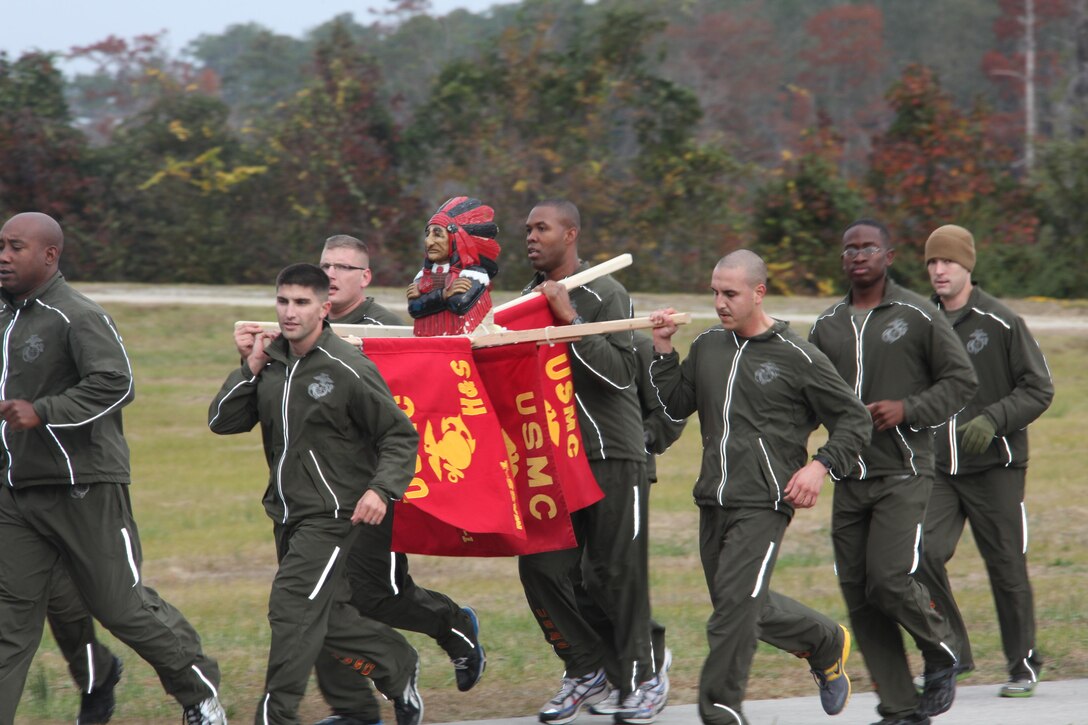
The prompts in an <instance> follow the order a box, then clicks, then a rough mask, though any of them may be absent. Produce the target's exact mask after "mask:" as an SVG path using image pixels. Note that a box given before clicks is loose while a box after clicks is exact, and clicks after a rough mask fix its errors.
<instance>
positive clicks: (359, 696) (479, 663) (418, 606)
mask: <svg viewBox="0 0 1088 725" xmlns="http://www.w3.org/2000/svg"><path fill="white" fill-rule="evenodd" d="M319 266H320V267H321V269H322V270H324V272H325V274H327V275H328V276H329V302H330V303H331V306H330V310H329V322H331V323H333V324H336V323H340V324H349V325H403V324H404V321H403V320H401V319H400V318H399V317H397V316H396V315H395V314H393V313H392V312H390V311H389V310H387V309H386V308H384V307H382V306H381V305H379V304H378V303H377V302H375V301H374V298H373V297H368V296H367V294H366V288H367V286H368V285H369V284H370V280H371V278H372V277H371V271H370V250H369V249H368V247H367V245H366V243H365V242H363V241H362V240H360V239H356V238H355V237H350V236H348V235H346V234H337V235H336V236H332V237H329V238H328V239H327V240H326V241H325V248H324V249H323V250H322V252H321V263H320V265H319ZM395 511H396V504H395V503H394V504H392V505H390V506H389V509H388V513H387V514H386V516H385V518H384V519H382V521H381V523H380V524H378V525H376V526H366V527H362V528H361V530H360V532H359V535H358V536H357V537H356V539H355V543H354V544H353V545H352V547H351V551H350V552H349V554H348V560H347V574H348V580H349V581H350V582H351V603H352V604H353V605H354V606H355V608H356V609H358V610H359V612H360V613H362V614H363V616H366V617H370V618H371V619H376V620H377V621H379V622H382V623H384V624H388V625H389V626H391V627H394V628H396V629H404V630H409V631H412V632H421V633H423V634H426V635H427V636H429V637H431V638H432V639H434V640H435V641H436V642H437V643H438V645H439V646H440V647H441V648H442V649H443V650H445V652H446V654H447V655H448V656H449V658H450V661H451V662H452V663H453V667H454V676H455V680H456V683H457V689H458V690H460V691H462V692H466V691H468V690H471V689H472V688H473V687H474V686H475V685H476V683H477V682H479V680H480V677H482V676H483V673H484V668H485V666H486V664H487V659H486V657H485V654H484V648H483V646H482V645H481V644H480V642H479V622H478V621H477V619H476V612H475V611H474V610H473V609H472V608H470V607H462V606H461V605H459V604H458V603H457V602H455V601H453V600H452V599H451V598H450V597H448V596H446V595H445V594H443V593H442V592H437V591H432V590H429V589H424V588H423V587H420V586H417V585H416V583H415V582H414V581H413V580H412V577H411V575H410V574H409V573H408V557H407V556H405V555H404V554H401V553H397V552H394V551H392V546H393V515H394V512H395ZM316 670H317V681H318V686H319V687H320V689H321V692H322V694H323V695H324V696H325V701H326V702H327V703H328V704H329V706H330V707H331V708H332V711H333V714H332V715H331V716H330V717H328V718H326V719H324V720H322V721H321V722H320V723H319V724H318V725H371V724H372V723H379V722H381V719H382V718H381V711H380V709H379V706H378V703H377V701H376V700H375V699H374V695H373V693H372V692H371V691H370V688H369V687H367V688H363V687H360V682H359V677H358V676H356V675H354V674H353V673H352V672H350V671H347V670H346V669H345V668H344V667H341V666H340V665H339V664H338V663H337V662H336V661H335V660H333V659H331V658H326V659H319V660H318V661H317V666H316Z"/></svg>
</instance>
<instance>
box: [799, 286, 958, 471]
mask: <svg viewBox="0 0 1088 725" xmlns="http://www.w3.org/2000/svg"><path fill="white" fill-rule="evenodd" d="M850 303H851V296H850V294H849V293H848V294H847V295H846V297H845V298H844V299H843V300H842V301H841V302H839V303H838V304H836V305H834V306H833V307H831V308H829V309H828V310H827V311H826V312H824V313H823V314H822V315H820V316H819V317H818V318H817V319H816V322H815V323H814V324H813V326H812V330H811V331H810V332H809V341H810V342H812V343H813V344H814V345H816V347H818V348H820V350H822V351H823V352H824V354H825V355H827V357H828V358H829V359H830V360H831V363H832V364H833V365H834V366H835V368H836V369H837V370H838V371H839V375H841V376H842V378H843V380H845V381H846V382H847V384H849V385H851V386H852V387H853V388H854V393H855V394H856V395H857V396H858V397H860V398H861V400H862V402H864V403H866V404H868V403H873V402H877V401H880V400H901V401H903V406H904V415H905V420H904V421H903V423H901V424H900V425H898V426H896V427H895V428H891V429H889V430H885V431H874V432H873V438H872V442H871V443H870V444H869V445H868V446H867V447H866V448H865V450H863V451H862V452H861V455H860V456H859V457H858V459H857V461H856V462H855V465H854V466H853V467H852V469H851V470H850V471H849V473H848V474H847V475H848V476H849V477H850V478H870V477H877V476H894V475H900V476H902V475H913V476H917V475H933V465H934V463H933V461H934V459H933V431H932V429H933V428H935V427H937V426H940V425H942V424H943V423H944V422H945V421H947V420H948V419H949V418H950V417H951V416H953V415H954V414H956V413H958V412H959V411H960V410H962V409H963V407H964V406H965V405H966V404H967V402H968V401H969V400H970V399H971V396H972V395H974V393H975V389H976V388H977V387H978V378H977V377H976V375H975V370H974V368H973V367H972V366H971V361H970V360H968V359H967V352H966V351H965V350H964V349H963V344H962V343H960V341H959V338H957V337H956V335H955V333H954V332H952V327H951V326H950V325H949V324H948V321H947V320H945V319H944V313H943V312H940V311H938V310H937V309H936V308H935V307H934V306H933V305H932V304H931V303H930V302H929V301H928V300H926V299H924V298H922V297H920V296H919V295H917V294H915V293H913V292H911V291H909V290H906V289H904V288H902V287H900V286H899V285H898V284H896V283H895V282H894V281H892V280H891V279H888V280H887V283H886V286H885V289H884V298H883V299H882V300H881V301H880V304H878V305H877V306H876V307H874V308H873V309H871V310H864V311H862V315H861V321H860V323H859V322H858V321H857V320H855V319H854V316H853V315H852V314H851V309H850Z"/></svg>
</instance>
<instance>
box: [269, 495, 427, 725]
mask: <svg viewBox="0 0 1088 725" xmlns="http://www.w3.org/2000/svg"><path fill="white" fill-rule="evenodd" d="M357 534H358V530H357V527H354V526H352V524H351V521H350V520H347V519H333V518H326V517H316V516H315V517H311V518H307V519H303V520H302V521H300V522H298V523H295V524H290V525H286V526H285V525H282V524H276V525H275V527H274V535H275V540H276V554H277V557H278V559H279V568H278V569H277V571H276V576H275V578H274V579H273V581H272V592H271V594H270V595H269V599H268V622H269V624H270V625H271V627H272V643H271V646H270V648H269V652H268V670H267V673H266V675H265V694H264V696H263V697H262V698H261V700H260V702H259V703H258V705H257V712H256V717H255V722H256V723H258V725H294V724H295V723H297V722H298V706H299V702H300V701H301V699H302V697H303V695H304V694H305V692H306V685H307V682H308V680H309V677H310V671H311V670H312V669H313V668H314V665H315V664H316V663H317V661H318V659H319V658H334V659H335V661H336V663H337V664H338V665H339V666H340V667H341V669H342V670H345V671H347V672H350V673H351V674H352V675H355V676H357V677H358V678H359V680H358V686H359V687H360V688H368V687H369V685H368V683H366V682H364V681H363V680H362V678H363V677H368V678H370V679H371V680H372V681H373V682H374V685H375V686H376V687H377V688H378V690H379V691H381V692H382V693H383V694H385V695H386V696H387V697H389V698H390V699H392V698H395V697H398V696H400V695H401V694H402V693H403V692H404V688H405V686H406V685H407V684H408V681H409V679H410V678H411V676H412V673H413V671H414V670H415V668H416V666H417V665H418V662H419V659H418V656H417V654H416V651H415V650H414V649H413V648H412V646H411V645H410V644H408V641H407V640H406V639H404V637H403V635H401V634H400V633H399V632H397V631H395V630H393V629H392V628H390V627H388V626H387V625H384V624H381V623H380V622H376V621H374V620H373V619H369V618H367V617H364V616H362V615H361V614H359V612H358V610H357V609H355V607H353V606H352V605H351V603H350V601H349V598H350V592H349V590H348V582H347V577H346V576H345V561H346V559H347V552H348V551H349V550H350V547H351V545H352V543H353V542H354V537H355V536H356V535H357Z"/></svg>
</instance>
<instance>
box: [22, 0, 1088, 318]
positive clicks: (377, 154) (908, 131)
mask: <svg viewBox="0 0 1088 725" xmlns="http://www.w3.org/2000/svg"><path fill="white" fill-rule="evenodd" d="M428 8H429V5H428V3H427V2H425V1H422V0H397V1H396V2H393V3H391V4H390V9H389V12H388V13H387V14H386V15H385V16H382V17H380V18H378V19H377V20H374V21H373V22H371V23H369V24H366V25H364V24H360V23H358V22H356V21H355V19H354V18H353V17H352V16H350V15H348V16H340V17H337V18H333V19H332V20H330V21H329V22H328V23H325V24H323V25H321V26H319V27H318V28H315V29H314V30H312V31H311V32H310V33H308V35H307V36H306V37H305V38H302V39H296V38H291V37H288V36H282V35H277V34H275V33H272V32H271V31H269V30H267V29H265V28H263V27H261V26H260V25H259V24H249V25H239V26H232V27H230V28H228V29H227V30H226V31H225V32H224V33H223V34H221V35H214V36H212V35H205V36H201V37H200V38H198V39H197V40H196V41H194V42H193V43H192V44H190V46H189V47H187V48H186V49H185V51H183V52H182V53H181V54H180V55H176V56H175V55H171V54H170V53H168V52H166V51H165V50H164V44H163V38H162V36H161V35H149V36H142V37H139V38H136V39H133V40H122V39H118V38H108V39H106V40H104V41H102V42H101V43H97V44H94V45H92V46H88V47H85V48H76V49H72V50H71V51H69V52H68V53H67V54H66V55H65V56H64V57H65V58H76V59H80V60H81V61H82V62H83V64H84V65H87V64H90V66H91V67H92V68H94V70H92V71H90V72H87V71H84V72H81V73H80V74H77V75H75V76H74V77H71V78H66V77H65V76H64V75H63V74H62V73H61V72H60V70H59V67H58V62H59V60H61V56H60V54H58V53H38V52H35V53H28V54H24V55H22V56H21V57H19V58H18V59H10V58H8V57H7V55H6V54H3V53H2V52H0V213H2V214H3V215H4V216H5V217H6V216H8V215H10V214H12V213H15V212H18V211H24V210H29V209H37V210H41V211H45V212H47V213H50V214H53V215H54V216H56V217H57V218H58V219H59V220H60V221H61V223H62V224H63V225H64V227H65V229H66V233H67V235H68V247H67V250H66V253H65V258H64V271H65V273H66V274H67V275H68V276H69V277H70V278H72V279H87V280H128V281H141V282H203V283H258V284H264V283H267V282H268V281H269V280H270V279H271V278H272V277H273V275H274V274H275V272H276V271H277V270H278V269H280V268H281V267H282V266H284V265H285V264H287V263H290V262H293V261H298V260H306V259H313V258H315V257H316V255H317V250H319V248H320V245H321V242H322V241H323V240H324V238H325V237H327V236H330V235H332V234H338V233H346V234H352V235H354V236H357V237H360V238H363V239H365V240H367V241H368V242H369V243H370V244H371V246H372V248H373V249H374V266H375V280H376V283H377V284H384V285H391V286H395V287H400V286H403V285H404V284H406V281H407V280H409V279H410V278H411V276H412V275H413V274H414V272H415V270H416V269H417V268H418V266H419V263H420V261H421V259H422V241H421V239H422V228H423V224H424V223H425V222H426V220H427V218H428V216H429V214H430V212H431V211H433V209H434V208H435V207H437V205H438V204H439V203H440V202H442V201H443V200H444V199H446V198H448V197H450V196H454V195H458V194H468V195H472V196H477V197H479V198H481V199H483V200H484V201H485V202H486V203H488V204H489V205H491V206H493V207H494V208H495V209H496V212H497V220H498V221H499V224H500V228H501V230H502V232H501V234H500V241H501V242H502V244H503V253H502V259H501V260H500V267H501V269H502V270H504V271H506V273H505V274H503V273H502V272H500V275H499V277H498V278H497V279H496V284H497V285H498V286H500V287H504V286H505V287H508V288H514V287H517V286H519V285H520V283H521V282H522V281H523V278H524V277H525V274H524V273H523V271H524V270H526V264H525V261H524V253H523V246H522V239H523V222H524V217H525V214H526V213H527V212H528V210H529V208H530V207H531V206H532V205H533V203H534V202H536V201H537V200H539V199H541V198H546V197H553V196H564V197H567V198H570V199H572V200H573V201H575V202H576V203H577V204H578V205H579V207H580V208H581V210H582V214H583V221H584V223H585V230H584V236H585V238H586V239H587V241H588V242H589V244H587V245H585V247H586V249H588V250H592V254H593V255H595V257H596V258H599V259H603V258H608V257H610V256H613V255H615V254H618V253H621V252H631V253H632V254H633V255H634V256H635V259H636V264H635V266H634V267H633V268H632V269H631V270H628V271H627V272H625V273H624V281H625V283H626V284H628V286H629V287H631V288H632V289H636V290H646V291H667V290H676V289H690V288H691V286H692V285H693V284H695V285H701V284H703V283H704V281H705V277H706V275H707V270H708V269H709V267H710V266H711V265H712V264H713V262H714V261H715V260H716V259H717V258H718V257H720V256H721V255H723V254H724V253H726V252H728V251H731V250H732V249H736V248H738V247H741V246H748V247H751V248H753V249H755V250H757V251H759V252H760V253H761V254H763V255H764V256H765V257H766V258H767V260H768V262H769V263H770V267H771V270H772V284H773V286H774V288H775V291H778V292H782V293H793V294H813V293H818V294H830V293H835V292H838V291H841V288H842V280H841V272H840V266H839V262H838V256H837V251H838V247H839V240H840V237H841V232H842V229H843V228H844V227H845V225H846V224H847V223H849V221H851V220H852V219H854V218H856V217H858V216H872V217H877V218H879V219H881V220H883V221H884V222H885V223H887V224H888V226H889V227H890V229H891V230H892V231H893V234H894V236H895V244H896V246H897V248H898V250H899V254H900V259H901V260H902V262H901V263H900V264H899V265H896V266H897V267H898V272H897V273H898V274H900V275H901V276H902V281H904V282H906V283H908V284H913V285H915V286H918V287H919V288H924V287H923V285H924V282H925V280H924V269H923V267H922V264H921V258H920V257H921V250H922V247H923V245H924V242H925V239H926V237H927V236H928V233H929V231H931V230H932V229H933V228H935V227H937V226H939V225H941V224H946V223H957V224H961V225H963V226H966V227H968V228H970V229H971V230H972V231H973V232H974V233H975V237H976V240H977V242H978V244H979V246H980V247H981V248H982V249H983V250H984V251H983V252H982V253H980V255H979V266H978V268H977V269H976V273H975V277H976V279H980V280H981V281H983V282H984V283H985V284H986V285H987V287H988V288H989V289H990V290H991V291H993V292H996V293H998V294H1002V295H1008V296H1026V295H1045V296H1053V297H1088V265H1084V264H1083V262H1082V261H1081V260H1083V258H1084V252H1085V250H1086V241H1088V207H1086V206H1085V205H1084V204H1083V199H1084V198H1085V195H1084V193H1083V191H1084V188H1085V187H1086V186H1088V164H1086V163H1085V162H1086V161H1088V141H1086V140H1085V134H1084V129H1085V127H1086V123H1088V104H1086V103H1085V99H1086V98H1088V62H1086V61H1085V60H1084V59H1085V58H1088V0H1000V1H999V2H998V3H996V4H995V3H992V2H987V1H984V0H977V1H976V0H963V1H962V2H957V3H947V4H945V3H940V4H934V3H928V2H924V1H923V0H883V1H881V2H836V1H833V0H815V1H808V0H748V1H746V2H739V3H738V2H726V1H725V0H688V1H685V2H679V3H678V2H675V1H673V0H638V1H637V2H635V1H630V0H628V1H621V0H601V2H597V3H593V4H586V3H585V2H583V1H582V0H523V2H520V3H517V4H509V5H498V6H495V7H494V8H493V9H492V10H491V11H489V12H487V13H482V14H473V13H469V12H467V11H463V10H462V11H457V12H454V13H452V14H450V15H448V16H445V17H433V16H431V15H430V14H429V13H428ZM1029 59H1030V62H1029ZM1026 68H1034V69H1035V71H1034V72H1033V73H1030V74H1026V73H1025V69H1026ZM1029 99H1030V101H1029ZM1029 110H1030V111H1031V112H1030V113H1028V111H1029Z"/></svg>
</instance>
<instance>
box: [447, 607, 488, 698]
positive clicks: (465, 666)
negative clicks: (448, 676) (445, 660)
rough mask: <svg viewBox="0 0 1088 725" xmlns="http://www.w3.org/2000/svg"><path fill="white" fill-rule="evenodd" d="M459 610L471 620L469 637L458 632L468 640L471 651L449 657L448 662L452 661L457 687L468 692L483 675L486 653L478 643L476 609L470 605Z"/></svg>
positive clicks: (478, 623) (478, 625)
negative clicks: (464, 654) (462, 655)
mask: <svg viewBox="0 0 1088 725" xmlns="http://www.w3.org/2000/svg"><path fill="white" fill-rule="evenodd" d="M461 611H462V612H464V613H465V614H466V615H467V616H468V618H469V621H470V622H472V634H471V637H466V636H465V635H464V634H463V633H461V632H458V634H460V635H461V636H462V637H464V638H465V639H466V640H468V641H469V644H471V645H472V651H471V652H469V653H468V654H467V655H466V656H464V657H450V662H452V663H453V674H454V676H455V677H456V678H457V689H458V690H460V691H461V692H468V691H469V690H471V689H472V688H473V687H475V686H476V683H477V682H479V681H480V678H481V677H483V676H484V669H485V668H486V667H487V655H486V654H485V653H484V646H483V645H482V644H480V618H479V617H477V616H476V610H475V609H473V608H472V607H461ZM454 631H456V630H454Z"/></svg>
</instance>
